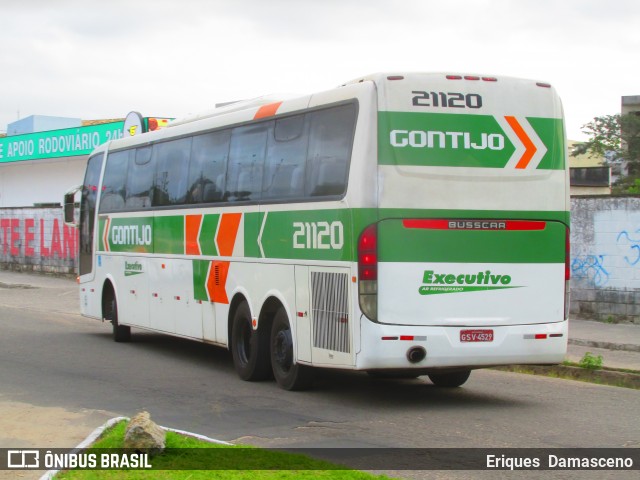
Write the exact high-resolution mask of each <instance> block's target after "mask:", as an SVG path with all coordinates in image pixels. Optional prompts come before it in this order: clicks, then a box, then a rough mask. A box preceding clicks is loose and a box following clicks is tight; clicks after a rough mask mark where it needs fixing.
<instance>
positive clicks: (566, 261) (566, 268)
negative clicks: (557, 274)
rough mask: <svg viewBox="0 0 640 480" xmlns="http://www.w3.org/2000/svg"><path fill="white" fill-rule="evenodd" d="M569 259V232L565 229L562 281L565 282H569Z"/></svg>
mask: <svg viewBox="0 0 640 480" xmlns="http://www.w3.org/2000/svg"><path fill="white" fill-rule="evenodd" d="M570 257H571V231H570V230H569V229H568V228H567V234H566V237H565V254H564V279H565V281H567V282H568V281H569V280H571V267H570V265H569V259H570Z"/></svg>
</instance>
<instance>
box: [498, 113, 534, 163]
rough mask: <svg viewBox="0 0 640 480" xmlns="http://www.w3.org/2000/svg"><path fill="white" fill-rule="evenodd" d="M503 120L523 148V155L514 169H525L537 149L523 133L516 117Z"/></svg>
mask: <svg viewBox="0 0 640 480" xmlns="http://www.w3.org/2000/svg"><path fill="white" fill-rule="evenodd" d="M504 118H505V120H506V121H507V123H508V124H509V126H510V127H511V128H512V129H513V131H514V132H516V135H517V136H518V138H519V139H520V141H521V142H522V144H523V145H524V148H525V150H524V153H523V154H522V157H520V160H518V163H517V164H516V168H520V169H523V168H527V165H529V162H530V161H531V159H532V158H533V156H534V155H535V154H536V152H537V151H538V149H537V148H536V146H535V145H534V144H533V142H532V141H531V139H530V138H529V136H528V135H527V133H526V132H525V131H524V129H523V128H522V126H521V125H520V124H519V123H518V120H516V117H504Z"/></svg>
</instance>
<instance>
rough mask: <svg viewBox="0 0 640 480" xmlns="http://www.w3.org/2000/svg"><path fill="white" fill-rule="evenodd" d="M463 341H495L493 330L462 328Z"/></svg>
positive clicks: (461, 338)
mask: <svg viewBox="0 0 640 480" xmlns="http://www.w3.org/2000/svg"><path fill="white" fill-rule="evenodd" d="M460 341H461V342H493V330H460Z"/></svg>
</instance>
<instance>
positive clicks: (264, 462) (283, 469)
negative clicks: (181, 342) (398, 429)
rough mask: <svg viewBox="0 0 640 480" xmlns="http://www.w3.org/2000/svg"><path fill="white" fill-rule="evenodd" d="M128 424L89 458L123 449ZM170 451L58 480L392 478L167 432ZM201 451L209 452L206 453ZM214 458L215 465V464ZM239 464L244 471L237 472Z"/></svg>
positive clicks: (103, 438) (72, 473)
mask: <svg viewBox="0 0 640 480" xmlns="http://www.w3.org/2000/svg"><path fill="white" fill-rule="evenodd" d="M126 425H127V422H126V421H122V422H119V423H117V424H116V425H114V426H113V427H111V428H110V429H108V430H106V431H105V432H104V433H103V434H102V436H101V437H100V438H99V439H98V440H97V441H96V442H95V443H94V444H93V445H92V446H91V447H90V448H89V449H87V450H86V451H85V453H87V454H90V453H92V451H93V452H96V453H103V451H104V449H122V448H123V443H124V435H125V429H126ZM166 448H167V450H166V451H165V452H164V453H162V454H160V455H157V456H154V457H153V458H151V464H152V465H153V470H69V471H64V472H61V473H59V474H58V475H56V477H55V479H56V480H87V479H118V480H119V479H127V480H129V479H132V480H133V479H135V480H137V479H160V480H174V479H185V480H186V479H188V480H200V479H221V478H224V479H232V480H241V479H258V480H262V479H274V480H288V479H298V478H302V479H312V478H323V479H344V480H374V479H377V480H383V479H387V480H389V477H386V476H378V475H372V474H369V473H366V472H361V471H357V470H348V469H347V467H342V466H338V465H335V464H332V463H329V462H325V461H322V460H316V459H313V458H310V457H307V456H304V455H298V454H289V453H285V452H277V451H270V450H265V449H260V448H254V447H248V446H240V445H234V446H227V445H218V444H213V443H209V442H205V441H202V440H199V439H196V438H193V437H189V436H185V435H181V434H178V433H174V432H167V437H166ZM202 449H207V451H206V452H203V451H202ZM212 460H214V461H215V463H212ZM239 460H240V462H239ZM239 463H240V464H241V465H242V469H238V464H239ZM212 465H215V468H216V469H215V470H211V469H208V468H210V467H211V466H212ZM194 467H196V468H194ZM198 467H199V468H198ZM186 468H189V470H186ZM274 468H278V470H275V469H274Z"/></svg>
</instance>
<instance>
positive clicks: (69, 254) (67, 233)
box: [64, 225, 78, 258]
mask: <svg viewBox="0 0 640 480" xmlns="http://www.w3.org/2000/svg"><path fill="white" fill-rule="evenodd" d="M77 240H78V229H77V228H75V227H70V226H68V225H64V258H76V248H77V245H78V243H77Z"/></svg>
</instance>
